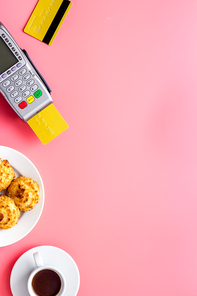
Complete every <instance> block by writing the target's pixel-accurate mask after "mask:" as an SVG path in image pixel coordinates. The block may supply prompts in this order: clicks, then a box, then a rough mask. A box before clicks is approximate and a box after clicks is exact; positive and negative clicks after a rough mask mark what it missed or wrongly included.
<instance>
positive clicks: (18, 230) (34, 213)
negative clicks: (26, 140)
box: [0, 146, 44, 247]
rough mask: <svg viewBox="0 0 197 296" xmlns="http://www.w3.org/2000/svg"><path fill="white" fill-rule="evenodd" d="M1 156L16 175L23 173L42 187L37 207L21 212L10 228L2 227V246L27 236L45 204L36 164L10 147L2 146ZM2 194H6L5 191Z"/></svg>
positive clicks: (0, 239) (0, 240) (0, 149)
mask: <svg viewBox="0 0 197 296" xmlns="http://www.w3.org/2000/svg"><path fill="white" fill-rule="evenodd" d="M0 158H1V159H2V160H4V159H7V160H8V161H9V163H10V165H11V166H12V167H13V168H14V171H15V175H16V177H18V176H20V175H23V176H25V177H29V178H32V179H33V180H34V181H36V182H37V183H38V185H39V188H40V200H39V203H38V204H37V205H36V206H35V208H34V209H33V210H31V211H28V212H21V217H20V219H19V221H18V223H17V224H16V225H15V226H13V227H12V228H10V229H6V230H5V229H0V247H4V246H8V245H10V244H13V243H15V242H17V241H19V240H20V239H22V238H23V237H25V236H26V235H27V234H28V233H29V232H30V231H31V230H32V229H33V228H34V226H35V225H36V223H37V222H38V220H39V218H40V215H41V213H42V210H43V206H44V186H43V182H42V179H41V176H40V174H39V172H38V170H37V169H36V167H35V166H34V164H33V163H32V162H31V161H30V160H29V159H28V158H27V157H26V156H24V155H23V154H22V153H20V152H18V151H16V150H14V149H12V148H8V147H4V146H0ZM0 194H4V192H3V191H1V192H0Z"/></svg>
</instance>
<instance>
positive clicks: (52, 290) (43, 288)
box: [32, 269, 61, 296]
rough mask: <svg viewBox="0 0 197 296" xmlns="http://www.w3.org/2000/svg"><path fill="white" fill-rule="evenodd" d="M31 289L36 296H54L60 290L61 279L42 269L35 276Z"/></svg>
mask: <svg viewBox="0 0 197 296" xmlns="http://www.w3.org/2000/svg"><path fill="white" fill-rule="evenodd" d="M32 287H33V289H34V292H35V293H36V294H37V295H38V296H55V295H57V294H58V292H59V291H60V289H61V279H60V277H59V275H58V274H57V273H56V272H55V271H53V270H50V269H44V270H41V271H39V272H38V273H36V274H35V276H34V277H33V280H32Z"/></svg>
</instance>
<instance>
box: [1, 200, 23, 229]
mask: <svg viewBox="0 0 197 296" xmlns="http://www.w3.org/2000/svg"><path fill="white" fill-rule="evenodd" d="M19 218H20V211H19V208H18V207H17V206H16V205H15V203H14V201H13V199H12V198H10V197H8V196H6V195H0V228H1V229H9V228H11V227H13V226H14V225H15V224H17V223H18V219H19Z"/></svg>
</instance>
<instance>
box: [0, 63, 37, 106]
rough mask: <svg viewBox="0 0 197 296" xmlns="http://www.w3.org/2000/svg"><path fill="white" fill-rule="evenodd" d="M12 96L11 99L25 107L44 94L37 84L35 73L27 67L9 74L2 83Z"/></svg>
mask: <svg viewBox="0 0 197 296" xmlns="http://www.w3.org/2000/svg"><path fill="white" fill-rule="evenodd" d="M2 85H3V87H4V88H5V89H6V91H7V93H8V94H9V96H10V99H11V100H12V101H13V102H14V103H15V104H17V105H18V107H19V108H20V109H24V108H26V107H27V106H28V104H32V103H33V102H34V101H35V100H36V99H38V98H39V97H41V96H42V91H41V90H40V89H39V87H38V85H37V84H36V82H35V80H34V77H33V75H32V74H31V73H30V72H29V71H28V69H26V68H25V67H23V68H21V69H20V71H18V72H17V73H15V74H13V75H12V76H9V78H7V79H6V80H4V81H3V83H2Z"/></svg>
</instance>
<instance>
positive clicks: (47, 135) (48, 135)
mask: <svg viewBox="0 0 197 296" xmlns="http://www.w3.org/2000/svg"><path fill="white" fill-rule="evenodd" d="M27 123H28V124H29V126H30V127H31V128H32V129H33V131H34V132H35V134H36V135H37V136H38V138H39V139H40V140H41V142H42V143H43V144H44V145H45V144H47V143H49V142H50V141H51V140H53V139H54V138H56V137H57V136H58V135H60V134H61V133H62V132H63V131H65V130H66V129H67V128H68V127H69V126H68V124H67V123H66V121H65V120H64V118H63V117H62V116H61V114H60V113H59V112H58V110H57V109H56V108H55V106H54V105H53V104H50V105H49V106H47V107H46V108H45V109H43V110H42V111H40V112H39V113H38V114H36V115H34V116H33V117H32V118H31V119H29V120H28V121H27Z"/></svg>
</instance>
